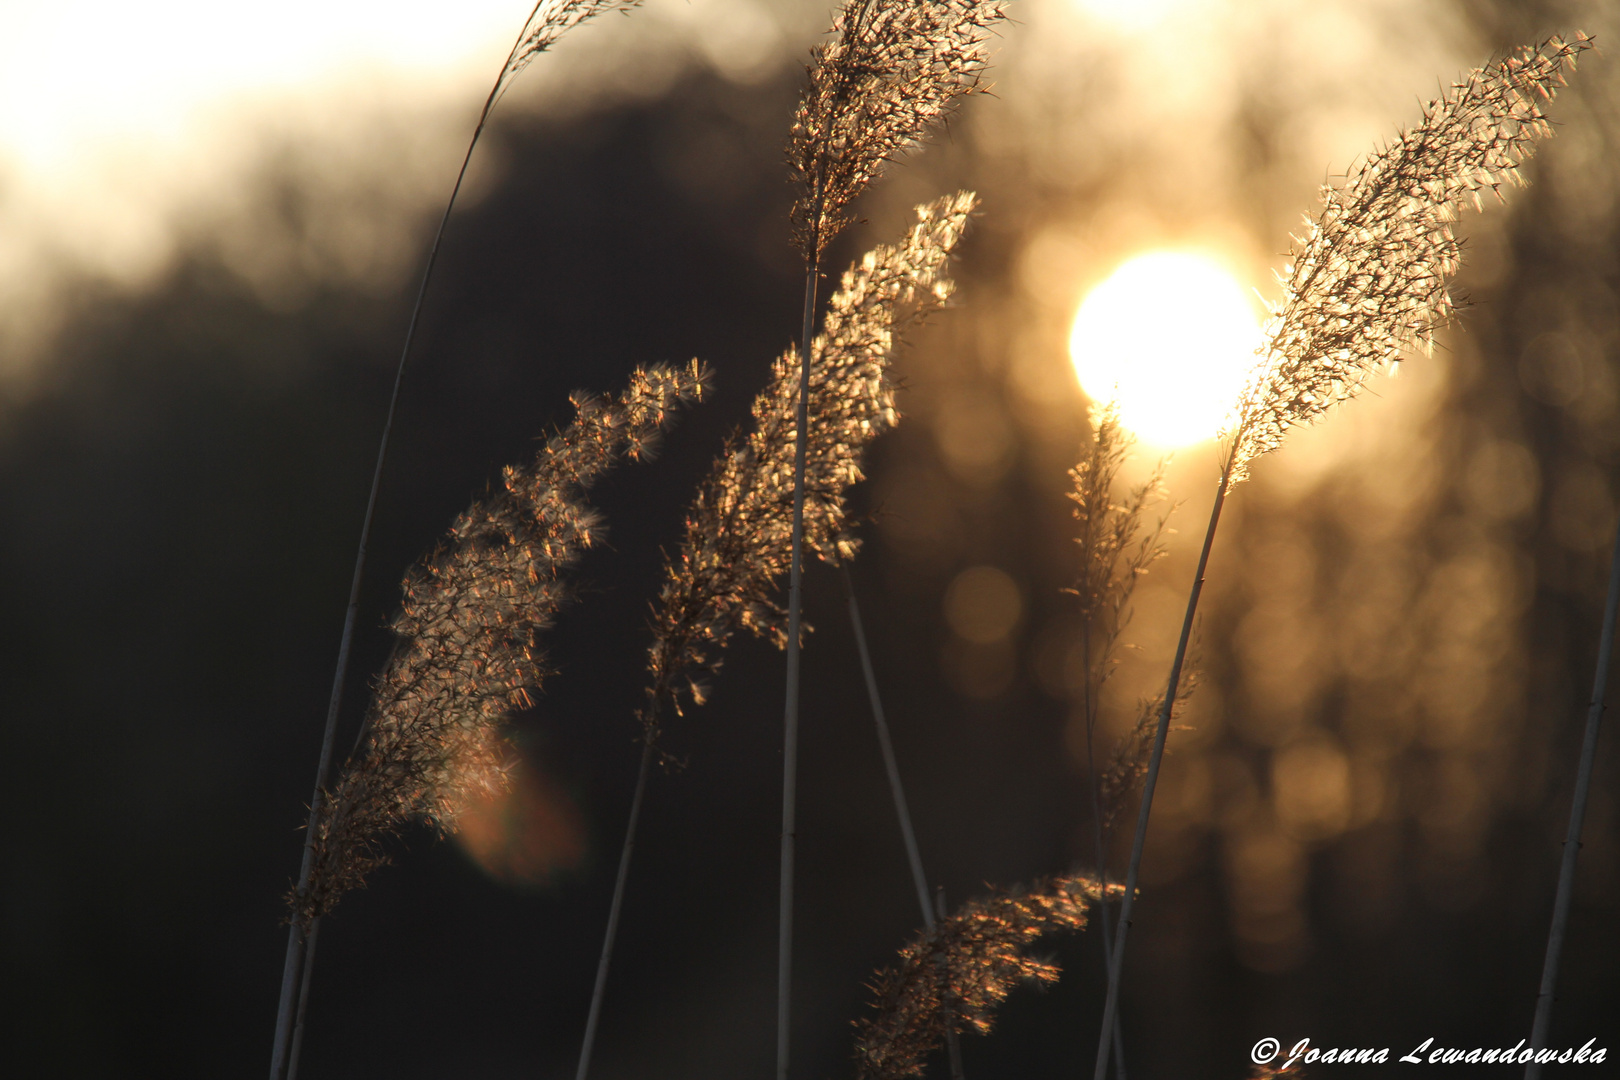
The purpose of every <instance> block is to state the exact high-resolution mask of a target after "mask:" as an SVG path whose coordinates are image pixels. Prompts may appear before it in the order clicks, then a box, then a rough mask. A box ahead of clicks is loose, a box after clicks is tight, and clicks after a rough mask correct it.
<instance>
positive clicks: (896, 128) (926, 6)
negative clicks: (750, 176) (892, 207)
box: [787, 0, 1006, 262]
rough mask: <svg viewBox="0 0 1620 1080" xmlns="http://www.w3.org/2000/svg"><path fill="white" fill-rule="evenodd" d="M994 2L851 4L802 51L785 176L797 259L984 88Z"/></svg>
mask: <svg viewBox="0 0 1620 1080" xmlns="http://www.w3.org/2000/svg"><path fill="white" fill-rule="evenodd" d="M1005 6H1006V5H1005V4H1004V3H1002V2H1000V0H852V2H851V3H849V4H847V5H846V6H845V8H844V10H843V11H842V12H840V13H839V15H838V17H837V19H836V20H835V21H834V22H833V27H832V34H833V39H832V40H831V41H829V42H827V43H825V44H823V45H818V46H817V47H816V48H815V49H814V50H812V53H811V63H810V66H809V69H808V70H809V75H810V85H809V87H808V88H807V89H806V90H805V93H804V97H803V98H802V99H800V102H799V108H798V111H797V112H796V113H795V114H794V116H793V133H792V137H791V139H790V140H789V142H788V150H787V158H788V170H789V172H790V174H791V175H792V178H793V181H794V182H795V183H796V184H797V185H799V188H800V192H799V198H798V201H797V202H796V203H795V204H794V207H793V236H794V241H795V242H796V243H797V244H798V245H799V248H800V250H801V251H803V253H804V256H805V260H806V261H807V262H811V261H815V260H817V259H819V258H820V256H821V254H822V252H823V251H825V250H826V247H827V244H828V243H829V242H830V241H831V240H832V238H833V237H834V236H836V235H837V234H838V233H839V232H840V231H841V230H842V229H843V227H844V226H845V225H846V224H848V221H849V218H848V216H847V214H846V213H845V210H846V208H847V207H848V206H849V204H850V203H851V202H852V201H854V199H855V198H856V197H857V196H858V195H860V193H861V192H862V191H864V190H865V189H866V186H867V185H868V184H870V183H871V182H872V181H873V180H874V179H876V178H877V176H878V174H879V173H880V172H881V171H882V169H883V166H884V165H885V164H886V163H888V162H890V161H893V160H895V159H896V158H897V157H899V156H900V155H901V154H903V153H905V152H906V151H907V150H908V149H910V148H911V147H913V146H915V145H916V144H917V143H918V142H920V141H921V140H922V138H923V136H924V135H925V134H926V133H927V131H928V128H929V127H930V126H931V125H933V124H935V123H938V122H940V121H943V120H944V119H945V117H946V116H948V115H949V113H950V110H951V109H952V108H953V107H954V106H955V105H956V103H957V101H958V99H960V98H961V97H962V96H963V95H965V94H971V93H974V92H976V91H980V90H983V89H984V86H983V83H982V79H983V75H984V69H985V65H986V63H987V62H988V58H987V54H986V49H985V46H986V42H987V40H988V38H989V37H990V34H991V33H992V32H993V31H994V29H995V27H996V25H997V24H999V23H1000V22H1002V21H1003V20H1004V19H1005V18H1006V15H1005V13H1004V10H1003V9H1004V8H1005Z"/></svg>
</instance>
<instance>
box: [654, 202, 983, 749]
mask: <svg viewBox="0 0 1620 1080" xmlns="http://www.w3.org/2000/svg"><path fill="white" fill-rule="evenodd" d="M977 201H978V198H977V196H976V195H974V194H973V193H972V192H966V191H963V192H958V193H956V194H955V195H948V196H945V197H943V198H940V199H937V200H935V201H934V202H931V203H927V204H924V205H922V206H919V207H917V210H916V213H917V223H916V224H915V225H913V226H912V227H911V230H910V232H908V233H907V234H906V236H905V238H904V239H903V240H901V242H900V243H899V244H897V245H894V246H892V247H891V246H888V245H882V246H879V247H877V248H875V249H873V250H872V251H870V252H868V253H867V254H866V256H865V257H864V258H862V259H861V261H860V262H858V263H856V264H855V265H854V266H852V267H850V269H848V270H846V271H845V272H844V276H843V281H842V283H841V285H840V287H839V289H838V291H837V292H836V293H834V294H833V296H832V299H831V300H830V301H829V304H828V310H827V315H826V319H825V321H824V323H823V327H822V332H821V333H820V334H819V335H817V337H816V338H815V340H814V341H813V342H812V343H811V346H810V403H809V404H810V408H809V413H810V424H809V428H810V439H809V453H808V455H807V460H806V464H805V478H804V543H805V545H806V546H807V547H809V549H810V550H812V551H814V552H815V553H816V554H817V555H819V556H820V557H821V558H822V559H823V560H825V561H827V562H832V563H838V562H840V561H842V560H845V559H848V558H850V557H852V556H853V555H854V554H855V552H856V550H857V548H858V546H859V541H858V540H857V539H856V538H855V537H854V536H853V535H852V534H851V531H850V528H849V522H848V518H847V511H846V505H845V494H844V493H845V491H846V490H847V489H848V488H849V487H850V485H852V484H854V483H856V482H857V481H859V480H860V479H861V478H862V473H861V454H862V451H863V450H864V449H865V448H866V445H867V444H868V443H870V442H871V441H872V440H873V439H875V438H876V437H877V436H878V435H881V434H882V433H883V432H884V431H886V430H888V429H889V428H891V427H893V426H894V424H895V422H896V421H897V420H898V419H899V417H898V414H897V413H896V411H895V407H894V386H893V383H892V382H891V381H890V378H889V361H890V358H891V357H892V355H893V353H894V348H895V342H896V338H897V336H898V335H899V334H900V333H902V332H903V331H904V330H905V328H906V327H907V326H910V325H915V324H917V323H919V322H921V321H922V320H923V319H925V318H927V317H928V316H929V315H930V314H932V313H933V312H934V311H936V310H938V309H939V308H940V307H941V306H942V305H943V304H944V303H945V302H946V301H947V300H949V298H950V296H951V293H952V291H953V290H954V288H955V284H954V283H953V282H952V281H951V279H950V278H949V277H948V276H946V269H947V265H948V263H949V258H950V253H951V250H952V249H953V248H954V247H955V246H956V244H957V241H959V240H960V239H961V237H962V233H963V231H964V230H965V229H966V227H967V222H968V217H969V215H970V214H971V213H972V211H973V208H974V206H975V205H976V203H977ZM799 367H800V363H799V351H798V349H796V348H791V347H790V348H789V349H788V350H787V351H786V352H784V353H783V354H782V355H781V356H780V357H778V358H777V359H776V361H775V363H774V364H773V365H772V369H771V381H770V383H769V384H768V385H767V386H766V387H765V389H764V390H762V391H761V392H760V394H759V396H758V397H757V398H755V399H754V405H753V418H754V424H753V429H752V430H751V431H749V432H748V434H747V435H746V437H744V436H743V435H742V434H741V433H738V434H737V435H734V436H732V438H731V440H730V441H729V442H728V444H727V446H726V448H725V450H724V451H723V452H722V454H721V455H720V457H719V458H718V459H717V460H716V461H715V466H714V469H713V471H711V472H710V474H709V475H708V476H707V477H706V478H705V479H704V481H703V483H702V486H701V487H699V489H698V492H697V496H696V498H695V499H694V500H693V503H692V508H691V510H690V511H689V512H688V513H687V517H686V536H685V538H684V539H683V540H682V542H681V547H680V550H679V551H678V552H677V553H676V554H675V555H674V556H673V557H672V558H671V559H670V560H669V562H668V564H667V565H666V568H665V574H664V585H663V588H662V590H661V591H660V593H659V598H658V604H657V608H656V610H655V612H654V616H653V644H652V647H651V648H650V649H649V650H648V658H647V670H648V673H649V674H650V676H651V681H650V683H649V685H648V688H647V705H646V708H645V710H644V711H643V713H642V719H643V721H644V722H645V723H646V724H647V725H648V729H649V730H648V733H649V735H650V736H656V734H657V726H658V717H659V715H660V712H661V710H662V709H663V708H664V707H665V706H666V705H667V706H668V707H670V708H672V709H673V710H674V711H675V713H676V714H677V715H678V714H679V713H680V711H681V708H682V700H683V699H685V700H688V701H692V702H695V703H698V704H701V703H702V701H703V697H704V685H703V678H704V676H706V675H708V674H712V673H713V672H715V671H717V670H718V669H719V667H720V662H721V657H720V654H721V653H722V652H723V651H724V649H725V647H726V643H727V642H728V641H729V639H730V638H731V635H732V634H733V633H735V632H736V631H737V630H738V629H739V628H742V629H746V630H749V631H751V632H753V633H755V634H758V635H760V636H761V637H764V638H766V639H767V640H769V641H772V642H773V643H775V644H776V645H777V647H779V648H780V647H783V646H785V645H786V643H787V628H786V622H787V613H786V612H785V611H783V609H782V607H781V605H780V604H779V603H778V602H777V599H776V597H777V589H778V588H779V587H780V585H779V583H780V580H781V577H782V574H783V573H784V572H785V571H786V570H787V568H788V561H789V558H790V556H791V551H790V534H791V528H792V515H793V495H794V487H793V452H794V443H795V441H796V439H797V435H798V428H797V422H796V421H795V418H794V411H795V406H796V399H797V396H798V381H799Z"/></svg>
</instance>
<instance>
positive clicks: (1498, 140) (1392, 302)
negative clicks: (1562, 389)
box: [1092, 33, 1592, 1080]
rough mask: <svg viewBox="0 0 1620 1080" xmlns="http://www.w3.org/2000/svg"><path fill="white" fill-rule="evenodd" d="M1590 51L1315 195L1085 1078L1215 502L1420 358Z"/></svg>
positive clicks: (1546, 58)
mask: <svg viewBox="0 0 1620 1080" xmlns="http://www.w3.org/2000/svg"><path fill="white" fill-rule="evenodd" d="M1591 44H1592V43H1591V39H1590V38H1588V37H1587V36H1586V35H1585V34H1582V33H1576V34H1575V35H1574V37H1573V38H1571V39H1570V40H1568V41H1565V40H1564V39H1563V38H1559V37H1554V38H1549V39H1547V40H1546V41H1544V42H1542V43H1541V44H1539V45H1533V46H1526V47H1524V48H1521V49H1519V50H1517V51H1516V52H1514V53H1513V54H1512V55H1511V56H1508V57H1506V58H1505V59H1503V60H1500V61H1498V62H1497V63H1495V64H1492V65H1490V66H1488V67H1484V68H1476V69H1474V70H1473V71H1471V72H1469V73H1468V74H1467V75H1466V76H1465V77H1464V78H1463V79H1462V80H1461V81H1459V82H1457V83H1455V84H1454V85H1453V86H1452V88H1451V91H1450V92H1449V93H1448V94H1447V95H1446V96H1445V97H1443V98H1441V99H1439V100H1437V101H1432V102H1430V103H1429V104H1428V105H1427V106H1425V107H1424V109H1423V120H1422V122H1421V123H1419V124H1417V125H1416V126H1414V127H1413V128H1411V129H1409V130H1407V131H1403V132H1401V133H1400V134H1398V135H1397V136H1396V137H1395V140H1394V141H1393V142H1392V143H1390V144H1389V145H1388V146H1386V147H1384V148H1383V149H1382V150H1380V151H1378V152H1376V153H1374V154H1373V155H1371V156H1370V157H1368V158H1367V159H1365V160H1364V161H1363V162H1361V163H1360V164H1359V165H1357V166H1356V167H1355V168H1353V169H1351V171H1350V173H1349V175H1348V176H1347V178H1346V180H1345V183H1344V185H1343V186H1342V187H1337V188H1335V187H1327V188H1324V189H1323V194H1322V202H1323V209H1322V212H1321V213H1320V214H1319V215H1317V217H1316V218H1315V219H1314V220H1312V221H1311V222H1310V228H1309V230H1308V231H1307V234H1306V236H1305V237H1304V238H1302V239H1300V240H1299V241H1298V242H1297V246H1296V249H1295V252H1294V255H1293V261H1292V265H1291V266H1290V267H1289V268H1288V271H1287V273H1286V274H1285V275H1284V276H1283V282H1282V284H1283V298H1282V300H1281V301H1280V302H1279V303H1278V304H1276V305H1275V307H1274V308H1273V313H1272V319H1271V322H1270V324H1269V325H1268V327H1267V329H1266V334H1265V338H1264V341H1263V343H1262V345H1261V348H1260V356H1259V360H1260V362H1259V363H1258V364H1257V365H1256V368H1255V371H1254V374H1253V376H1252V377H1251V379H1250V382H1249V385H1248V387H1247V388H1246V389H1245V391H1244V393H1243V395H1242V396H1241V398H1240V399H1239V402H1238V405H1237V406H1236V408H1235V409H1234V410H1233V413H1232V416H1231V419H1230V420H1229V422H1228V425H1227V428H1226V430H1225V432H1223V435H1222V438H1223V441H1224V443H1225V455H1224V460H1223V463H1222V467H1221V473H1220V478H1219V481H1218V484H1217V486H1216V490H1215V501H1214V505H1213V506H1212V507H1211V510H1210V517H1209V526H1208V528H1207V529H1206V530H1205V533H1204V542H1203V548H1202V550H1201V551H1200V553H1199V557H1198V566H1197V569H1196V570H1195V571H1194V575H1193V585H1192V589H1191V591H1190V593H1189V595H1188V598H1187V611H1186V615H1185V617H1184V619H1183V621H1182V627H1181V637H1180V640H1179V641H1178V642H1177V645H1176V653H1175V657H1174V659H1173V660H1172V661H1171V664H1170V678H1169V680H1168V682H1167V684H1166V689H1165V693H1164V694H1163V696H1162V697H1161V699H1160V706H1159V715H1158V721H1157V724H1156V725H1155V729H1154V735H1153V743H1152V747H1151V750H1150V752H1149V755H1148V765H1147V770H1146V772H1145V773H1144V774H1143V781H1142V802H1141V806H1140V807H1139V809H1138V812H1137V824H1136V837H1135V840H1134V842H1133V844H1132V848H1131V860H1130V866H1129V869H1128V871H1127V876H1126V884H1125V896H1124V901H1123V904H1122V906H1121V910H1120V926H1119V934H1118V937H1117V939H1116V940H1115V943H1114V956H1113V959H1112V961H1111V963H1110V964H1109V971H1108V997H1107V1000H1106V1002H1105V1003H1104V1006H1103V1023H1102V1028H1103V1032H1104V1035H1103V1036H1102V1037H1101V1038H1100V1039H1099V1042H1098V1046H1097V1061H1096V1068H1095V1070H1094V1072H1093V1074H1092V1075H1093V1080H1106V1077H1107V1069H1108V1057H1109V1040H1108V1037H1107V1032H1108V1031H1109V1030H1110V1029H1111V1027H1112V1025H1113V1022H1114V1018H1115V1016H1116V1015H1117V1011H1118V1008H1119V980H1120V972H1121V969H1122V967H1123V965H1124V955H1125V942H1126V934H1127V932H1128V930H1129V928H1130V922H1131V919H1130V915H1131V908H1132V905H1133V903H1134V900H1135V895H1136V887H1137V881H1138V878H1139V875H1140V871H1141V863H1142V851H1143V845H1144V843H1145V841H1146V837H1147V827H1148V821H1149V818H1150V815H1151V812H1152V807H1153V792H1154V788H1155V786H1156V784H1157V779H1158V773H1159V765H1160V762H1161V760H1162V758H1163V754H1164V743H1165V736H1166V734H1167V733H1168V732H1169V729H1170V721H1171V716H1172V713H1173V712H1174V711H1175V708H1176V703H1177V702H1178V701H1179V700H1180V699H1181V678H1182V674H1183V666H1184V664H1185V662H1186V658H1187V650H1188V646H1189V644H1190V641H1191V638H1192V632H1193V625H1194V620H1195V618H1196V617H1197V611H1198V600H1199V596H1200V594H1201V592H1202V590H1203V585H1204V572H1205V570H1206V569H1207V567H1208V565H1209V553H1210V549H1211V547H1212V546H1213V544H1214V541H1215V531H1216V528H1217V526H1218V525H1219V524H1220V518H1221V508H1222V506H1223V505H1224V503H1225V500H1226V496H1227V493H1228V491H1229V490H1230V489H1231V487H1232V485H1234V484H1236V483H1238V482H1240V481H1242V480H1243V479H1244V478H1245V477H1247V475H1248V469H1249V465H1250V464H1251V463H1252V462H1253V460H1254V459H1255V458H1257V457H1259V456H1260V455H1262V454H1265V453H1268V452H1270V451H1272V450H1275V449H1276V448H1278V447H1279V446H1281V445H1282V443H1283V440H1284V438H1285V436H1286V435H1287V433H1288V432H1289V431H1290V430H1291V429H1292V428H1294V427H1295V426H1298V425H1300V424H1307V423H1310V422H1312V421H1314V420H1316V419H1318V418H1320V417H1321V416H1323V415H1324V414H1325V413H1326V412H1327V411H1328V410H1329V409H1331V408H1332V407H1333V406H1334V405H1336V404H1338V403H1340V402H1342V401H1346V400H1348V399H1350V398H1351V397H1354V396H1355V395H1356V393H1357V392H1358V391H1359V390H1360V389H1361V387H1362V385H1363V384H1364V383H1365V381H1366V380H1367V378H1368V377H1369V376H1370V375H1371V374H1372V373H1373V372H1375V371H1376V370H1378V369H1379V368H1380V367H1384V366H1387V365H1389V364H1392V363H1394V362H1395V360H1396V359H1398V358H1399V356H1400V355H1401V354H1402V352H1403V351H1405V350H1407V349H1410V348H1414V347H1417V348H1427V347H1429V345H1430V344H1431V342H1432V341H1433V335H1434V331H1435V329H1436V328H1437V327H1439V326H1440V325H1442V324H1443V323H1445V322H1446V321H1447V320H1448V319H1449V318H1450V317H1451V315H1452V311H1453V307H1452V302H1451V295H1450V292H1449V282H1450V279H1451V277H1452V276H1453V275H1454V274H1455V273H1456V271H1457V269H1458V267H1459V266H1460V256H1461V248H1460V245H1459V242H1458V240H1457V239H1456V237H1455V235H1454V234H1453V231H1452V228H1453V222H1455V221H1456V219H1457V217H1458V215H1459V214H1460V213H1461V211H1462V210H1463V209H1464V208H1465V207H1468V206H1471V207H1474V208H1476V209H1477V208H1480V207H1481V206H1482V205H1483V199H1482V198H1481V193H1482V192H1484V191H1491V192H1495V193H1500V189H1501V187H1502V186H1503V185H1513V184H1523V183H1525V179H1524V176H1523V173H1522V171H1521V166H1522V164H1523V162H1524V161H1525V159H1526V158H1527V157H1528V156H1529V155H1530V153H1531V151H1532V149H1533V144H1534V142H1535V140H1536V139H1538V138H1544V137H1546V136H1549V135H1551V134H1552V127H1551V125H1550V124H1549V123H1548V121H1547V118H1546V115H1545V113H1544V112H1543V111H1542V106H1543V104H1544V103H1546V102H1550V101H1551V100H1552V99H1553V97H1554V95H1555V94H1556V92H1557V89H1558V88H1559V87H1561V86H1563V85H1564V73H1565V71H1566V70H1568V69H1571V68H1573V67H1574V65H1575V62H1576V59H1577V58H1578V57H1579V55H1580V54H1581V53H1582V52H1584V51H1585V50H1587V49H1589V48H1591Z"/></svg>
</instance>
